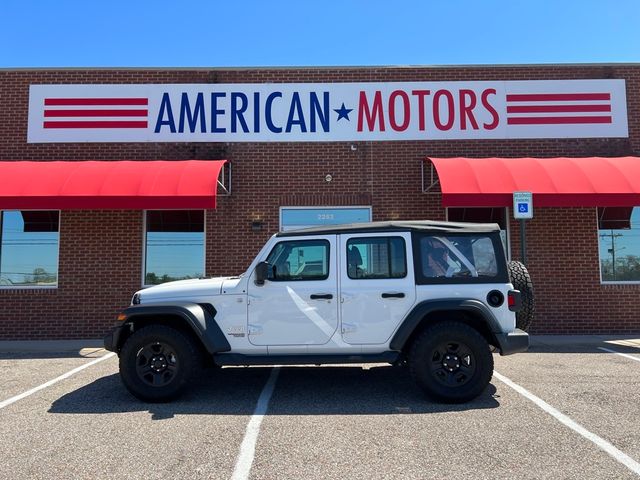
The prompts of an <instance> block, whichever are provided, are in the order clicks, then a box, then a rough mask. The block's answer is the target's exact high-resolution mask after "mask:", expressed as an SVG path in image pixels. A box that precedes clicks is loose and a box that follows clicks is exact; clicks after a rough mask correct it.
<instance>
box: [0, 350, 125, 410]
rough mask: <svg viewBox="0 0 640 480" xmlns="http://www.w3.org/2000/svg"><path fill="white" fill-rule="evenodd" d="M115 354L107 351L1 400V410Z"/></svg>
mask: <svg viewBox="0 0 640 480" xmlns="http://www.w3.org/2000/svg"><path fill="white" fill-rule="evenodd" d="M114 355H115V353H113V352H111V353H107V354H106V355H104V356H102V357H100V358H96V359H95V360H93V361H91V362H89V363H86V364H84V365H82V366H80V367H78V368H74V369H73V370H71V371H69V372H67V373H65V374H62V375H60V376H59V377H56V378H54V379H53V380H49V381H48V382H46V383H43V384H42V385H38V386H37V387H35V388H32V389H31V390H28V391H26V392H24V393H21V394H20V395H16V396H15V397H11V398H9V399H7V400H4V401H2V402H0V410H1V409H3V408H4V407H7V406H9V405H11V404H12V403H15V402H17V401H18V400H22V399H23V398H25V397H28V396H29V395H33V394H34V393H36V392H39V391H40V390H44V389H45V388H47V387H50V386H51V385H54V384H56V383H58V382H60V381H62V380H64V379H66V378H69V377H70V376H72V375H75V374H76V373H78V372H80V371H82V370H84V369H85V368H89V367H90V366H92V365H95V364H96V363H98V362H102V361H103V360H107V359H108V358H111V357H113V356H114Z"/></svg>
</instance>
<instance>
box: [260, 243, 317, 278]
mask: <svg viewBox="0 0 640 480" xmlns="http://www.w3.org/2000/svg"><path fill="white" fill-rule="evenodd" d="M267 262H268V263H269V264H270V265H271V273H270V275H269V280H273V281H276V282H277V281H284V280H287V281H291V280H293V281H296V280H326V279H327V278H329V242H328V241H326V240H298V241H289V242H280V243H278V244H277V245H276V246H275V247H273V250H271V253H270V254H269V256H268V257H267Z"/></svg>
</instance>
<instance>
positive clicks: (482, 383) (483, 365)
mask: <svg viewBox="0 0 640 480" xmlns="http://www.w3.org/2000/svg"><path fill="white" fill-rule="evenodd" d="M409 367H410V369H411V375H412V376H413V378H414V380H415V381H416V383H417V384H418V386H419V387H420V388H421V389H422V390H423V391H424V392H425V393H426V394H427V395H428V396H430V397H431V398H433V399H434V400H438V401H441V402H446V403H462V402H467V401H469V400H471V399H473V398H475V397H477V396H478V395H480V394H481V393H482V392H483V391H484V389H485V388H486V387H487V385H488V384H489V381H490V380H491V376H492V375H493V356H492V355H491V351H490V349H489V344H488V343H487V341H486V340H485V338H484V337H483V336H482V335H481V334H480V333H479V332H478V331H477V330H475V329H473V328H471V327H470V326H468V325H466V324H464V323H461V322H455V321H448V322H442V323H437V324H435V325H432V326H430V327H428V328H426V329H425V330H424V331H423V332H422V333H421V334H420V335H419V336H418V338H417V339H416V340H415V342H414V343H413V346H412V348H411V352H410V354H409Z"/></svg>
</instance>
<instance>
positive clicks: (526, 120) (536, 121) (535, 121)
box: [507, 117, 612, 125]
mask: <svg viewBox="0 0 640 480" xmlns="http://www.w3.org/2000/svg"><path fill="white" fill-rule="evenodd" d="M568 123H612V122H611V117H509V118H507V124H508V125H562V124H568Z"/></svg>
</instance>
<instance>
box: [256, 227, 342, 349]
mask: <svg viewBox="0 0 640 480" xmlns="http://www.w3.org/2000/svg"><path fill="white" fill-rule="evenodd" d="M266 260H267V262H268V263H269V264H270V274H269V278H268V279H267V281H266V282H265V284H264V285H262V286H256V285H254V284H250V285H249V292H248V293H249V307H248V309H249V312H248V332H249V341H250V342H251V343H252V344H254V345H323V344H325V343H327V342H328V341H329V339H330V338H331V337H332V336H333V334H334V333H335V331H336V330H337V328H338V277H337V273H336V267H337V254H336V236H335V235H322V236H318V237H314V238H308V237H305V238H304V239H296V238H295V237H290V238H283V240H282V241H280V242H278V243H277V244H276V245H275V246H274V247H273V249H272V250H271V252H270V253H269V255H268V257H267V259H266Z"/></svg>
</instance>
